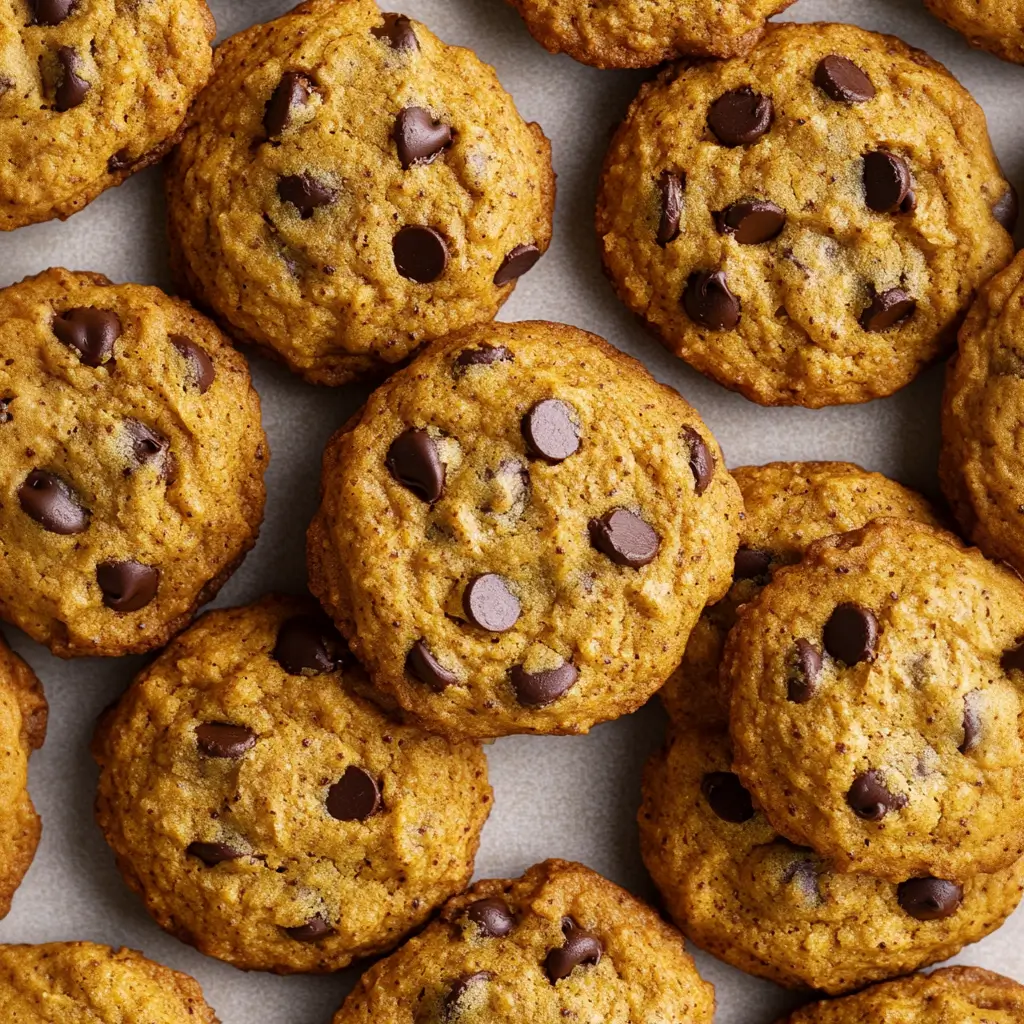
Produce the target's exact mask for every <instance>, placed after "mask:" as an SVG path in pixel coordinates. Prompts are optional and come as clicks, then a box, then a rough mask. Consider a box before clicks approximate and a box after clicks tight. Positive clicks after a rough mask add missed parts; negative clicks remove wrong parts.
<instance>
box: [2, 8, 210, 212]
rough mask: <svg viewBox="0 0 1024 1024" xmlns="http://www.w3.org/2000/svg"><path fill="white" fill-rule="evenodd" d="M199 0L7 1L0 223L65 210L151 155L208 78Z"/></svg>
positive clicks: (158, 153) (166, 143) (205, 17)
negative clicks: (147, 0)
mask: <svg viewBox="0 0 1024 1024" xmlns="http://www.w3.org/2000/svg"><path fill="white" fill-rule="evenodd" d="M214 31H215V26H214V23H213V16H212V15H211V14H210V11H209V8H208V7H207V6H206V2H205V0H162V2H161V3H119V2H115V0H10V2H8V3H5V4H4V7H3V12H2V13H0V231H10V230H12V229H14V228H19V227H22V226H23V225H25V224H34V223H36V222H37V221H44V220H50V219H52V218H54V217H59V218H61V219H62V220H63V219H65V218H67V217H70V216H71V214H73V213H76V212H77V211H78V210H80V209H82V207H83V206H85V205H86V204H87V203H90V202H92V200H93V199H95V198H96V197H97V196H98V195H99V194H100V193H101V192H103V191H104V190H105V189H108V188H110V187H111V186H112V185H120V184H121V182H122V181H124V180H125V179H126V178H127V177H129V175H131V174H134V173H135V172H136V171H138V170H141V169H142V168H143V167H148V166H149V165H150V164H152V163H155V162H156V161H158V160H160V159H161V158H162V157H163V156H164V154H165V153H166V152H167V151H168V150H169V149H170V148H171V146H173V145H174V142H175V141H176V138H177V136H178V135H179V134H180V130H181V127H182V124H183V122H184V120H185V115H186V113H187V112H188V108H189V104H190V103H191V102H192V100H193V98H194V97H195V96H196V94H197V93H198V92H199V90H200V89H202V87H203V85H204V84H205V83H206V80H207V79H208V78H209V76H210V69H211V65H212V57H211V50H210V42H211V40H212V39H213V35H214Z"/></svg>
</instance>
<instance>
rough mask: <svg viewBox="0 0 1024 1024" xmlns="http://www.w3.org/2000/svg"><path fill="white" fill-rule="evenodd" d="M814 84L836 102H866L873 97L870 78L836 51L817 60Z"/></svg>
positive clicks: (873, 90)
mask: <svg viewBox="0 0 1024 1024" xmlns="http://www.w3.org/2000/svg"><path fill="white" fill-rule="evenodd" d="M814 84H815V85H816V86H817V87H818V88H819V89H821V91H822V92H823V93H825V95H826V96H828V97H829V98H830V99H833V100H835V101H836V102H837V103H866V102H867V101H868V100H872V99H874V98H875V87H874V86H873V85H872V84H871V79H870V78H868V76H867V75H866V74H865V73H864V72H863V71H862V70H861V69H860V68H859V67H857V65H856V64H854V63H853V61H852V60H850V59H849V57H840V56H839V54H837V53H830V54H829V55H828V56H827V57H822V58H821V60H820V61H818V66H817V67H816V68H815V69H814Z"/></svg>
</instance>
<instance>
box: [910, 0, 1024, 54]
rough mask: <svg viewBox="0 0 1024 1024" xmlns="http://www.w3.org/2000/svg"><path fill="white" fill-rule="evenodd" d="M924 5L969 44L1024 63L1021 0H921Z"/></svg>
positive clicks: (1023, 28)
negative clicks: (923, 1) (923, 0)
mask: <svg viewBox="0 0 1024 1024" xmlns="http://www.w3.org/2000/svg"><path fill="white" fill-rule="evenodd" d="M925 6H927V8H928V10H930V11H931V12H932V14H934V15H935V16H936V17H937V18H941V19H942V20H943V21H944V22H945V23H946V24H947V25H948V26H949V27H950V28H952V29H956V31H957V32H959V33H960V34H961V35H962V36H964V37H965V38H966V40H967V42H969V43H970V44H971V46H976V47H978V48H979V49H982V50H988V51H989V52H990V53H994V54H995V55H996V56H997V57H1002V58H1003V60H1009V61H1013V62H1014V63H1016V64H1024V3H1021V0H925Z"/></svg>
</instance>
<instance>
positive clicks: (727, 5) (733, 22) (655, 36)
mask: <svg viewBox="0 0 1024 1024" xmlns="http://www.w3.org/2000/svg"><path fill="white" fill-rule="evenodd" d="M792 2H793V0H744V2H739V0H725V2H724V3H716V4H707V3H702V2H700V0H668V2H667V3H666V2H664V0H605V2H603V3H600V4H595V3H592V2H589V0H512V4H513V6H515V8H516V9H517V10H518V11H519V13H520V14H521V15H522V16H523V20H524V21H525V22H526V27H527V28H528V29H529V30H530V33H531V35H533V37H534V38H535V39H536V40H537V42H539V43H540V44H541V45H542V46H543V47H544V48H545V49H547V50H550V51H551V52H552V53H567V54H569V56H570V57H573V58H575V59H576V60H578V61H582V62H583V63H584V64H590V65H592V66H593V67H598V68H647V67H653V66H654V65H655V64H661V63H663V62H664V61H666V60H672V59H673V58H674V57H679V56H682V55H684V54H689V55H693V56H698V57H732V56H734V55H735V54H737V53H745V52H746V51H747V50H749V49H750V47H751V46H753V44H754V43H755V42H757V40H758V39H759V38H760V36H761V33H762V32H763V31H764V23H765V21H766V20H767V19H768V18H770V17H771V16H772V15H773V14H778V13H779V11H782V10H784V9H785V8H787V7H788V6H789V5H790V4H791V3H792Z"/></svg>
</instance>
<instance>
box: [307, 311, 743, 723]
mask: <svg viewBox="0 0 1024 1024" xmlns="http://www.w3.org/2000/svg"><path fill="white" fill-rule="evenodd" d="M322 494H323V496H322V503H321V506H320V510H319V511H318V513H317V515H316V518H315V519H314V521H313V524H312V526H311V527H310V531H309V546H308V551H309V563H310V580H311V584H310V585H311V587H312V589H313V591H314V593H316V594H317V596H318V597H319V598H320V599H321V601H322V603H323V604H324V606H325V607H326V608H327V609H328V610H329V612H330V613H331V614H332V615H333V617H334V618H335V620H336V621H337V623H338V625H339V627H340V629H341V631H342V632H343V633H344V634H345V635H346V636H347V637H348V639H349V641H350V642H351V644H352V647H353V651H354V652H355V653H356V655H357V656H358V657H359V658H360V659H361V660H362V661H363V663H364V664H365V665H366V666H367V668H368V669H369V672H370V675H371V676H372V678H373V681H374V683H375V684H376V685H377V686H378V687H379V688H380V689H382V690H383V691H384V692H386V693H388V694H391V695H393V696H394V697H395V698H396V699H397V701H398V702H399V704H401V705H402V707H404V708H406V709H407V710H408V711H411V712H413V713H414V714H416V715H417V716H419V717H420V718H421V719H422V720H423V721H425V722H426V723H427V724H428V725H429V726H430V727H431V728H434V729H437V730H440V731H442V732H445V733H451V734H466V735H473V736H478V737H491V736H501V735H505V734H507V733H514V732H532V733H580V732H586V731H587V730H588V729H589V728H590V727H591V726H592V725H594V724H595V723H597V722H601V721H605V720H607V719H610V718H616V717H618V716H620V715H623V714H626V713H628V712H630V711H633V710H635V709H636V708H637V707H639V706H640V705H641V704H643V703H644V702H645V701H646V700H647V699H648V697H650V695H651V694H652V693H653V692H654V691H655V690H656V689H657V688H658V686H659V685H660V684H661V683H662V682H663V681H664V679H665V677H666V676H668V674H669V673H670V672H671V671H672V669H673V668H674V667H675V666H676V664H678V661H679V658H680V657H681V656H682V653H683V648H684V647H685V644H686V637H687V635H688V634H689V632H690V630H691V629H692V627H693V624H694V622H695V621H696V619H697V616H698V615H699V614H700V611H701V609H702V608H703V607H704V605H705V604H706V603H707V602H708V601H714V600H717V599H718V598H719V597H721V596H722V595H723V594H724V593H725V591H726V590H727V589H728V587H729V583H730V580H731V576H732V564H733V556H734V553H735V550H736V530H737V523H738V517H739V514H740V497H739V490H738V488H737V487H736V484H735V482H734V481H733V479H732V477H731V476H730V475H729V473H728V472H727V470H726V469H725V465H724V463H723V461H722V455H721V452H720V451H719V449H718V446H717V445H716V443H715V441H714V439H713V438H712V437H711V434H710V433H709V432H708V430H707V427H706V426H705V425H704V424H703V423H702V422H701V420H700V418H699V416H698V415H697V413H696V412H695V411H694V410H693V409H692V408H691V407H690V406H689V405H688V404H687V403H686V402H685V401H684V400H683V399H682V398H681V397H680V396H679V395H678V394H677V393H676V392H674V391H672V390H671V389H669V388H667V387H665V386H664V385H661V384H658V383H657V382H656V381H655V380H654V379H653V378H652V377H651V376H650V375H649V374H648V373H647V371H646V370H645V369H644V368H643V367H642V366H641V365H640V364H639V363H638V362H636V361H635V360H633V359H631V358H629V357H628V356H626V355H624V354H623V353H621V352H619V351H618V350H617V349H614V348H612V346H610V345H609V344H608V343H607V342H605V341H603V340H601V339H600V338H596V337H595V336H594V335H590V334H587V333H585V332H584V331H580V330H578V329H576V328H574V327H566V326H563V325H561V324H551V323H544V322H532V323H518V324H499V323H495V324H490V325H481V326H478V327H474V328H471V329H469V330H466V331H463V332H461V333H459V334H457V335H454V336H452V337H450V338H447V339H444V340H443V341H439V342H436V343H435V344H433V345H432V346H430V348H429V349H428V350H427V351H426V352H425V353H424V354H423V355H421V356H420V357H419V358H418V359H416V360H415V361H414V362H413V363H412V365H410V366H409V367H407V368H406V369H404V370H402V371H400V372H399V373H397V374H395V376H393V377H392V378H391V379H390V380H389V381H388V382H387V383H386V384H384V385H383V386H382V387H381V388H379V389H378V390H377V391H376V392H375V393H374V394H373V395H372V396H371V397H370V400H369V402H368V403H367V405H366V407H365V408H364V409H363V411H362V414H361V415H360V416H359V417H358V420H357V421H356V422H355V423H354V424H352V425H351V426H350V428H346V429H343V430H341V431H339V432H338V433H337V434H336V435H335V437H334V438H333V439H332V440H331V442H330V444H329V445H328V448H327V452H326V454H325V456H324V473H323V484H322Z"/></svg>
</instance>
